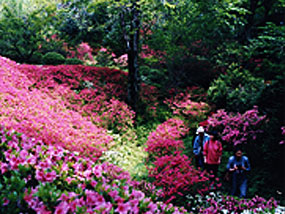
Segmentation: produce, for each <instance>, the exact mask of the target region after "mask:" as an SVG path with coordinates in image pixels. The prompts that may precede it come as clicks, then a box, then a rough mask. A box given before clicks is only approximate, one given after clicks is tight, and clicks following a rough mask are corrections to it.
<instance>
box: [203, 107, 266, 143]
mask: <svg viewBox="0 0 285 214" xmlns="http://www.w3.org/2000/svg"><path fill="white" fill-rule="evenodd" d="M265 118H266V116H265V115H264V116H259V112H258V108H257V107H256V106H255V107H254V108H253V109H251V110H248V111H246V112H245V113H244V114H240V113H236V114H234V113H228V112H226V111H225V110H223V109H222V110H218V111H217V113H215V114H213V115H212V116H211V117H210V118H209V119H208V123H209V124H208V127H207V128H208V129H211V128H215V129H217V130H219V131H220V133H221V136H222V140H223V141H225V142H228V143H232V144H234V145H237V144H244V143H248V142H249V141H251V140H255V139H256V137H257V134H258V133H261V132H262V130H261V129H259V127H260V125H261V124H262V122H263V121H264V120H265Z"/></svg>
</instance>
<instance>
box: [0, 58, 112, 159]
mask: <svg viewBox="0 0 285 214" xmlns="http://www.w3.org/2000/svg"><path fill="white" fill-rule="evenodd" d="M18 68H19V65H17V64H16V63H15V62H13V61H10V60H8V59H5V58H0V123H1V124H2V125H4V126H5V127H7V128H8V129H9V130H12V129H13V130H16V131H18V132H21V133H24V134H26V135H28V136H30V137H34V138H36V139H42V140H43V141H44V142H46V143H48V144H57V145H61V146H63V147H64V148H66V149H69V150H71V151H77V152H79V153H80V155H87V156H90V157H92V158H93V159H94V160H96V159H97V158H98V157H100V156H101V152H102V151H103V150H104V149H105V148H106V146H107V145H108V144H109V143H110V142H111V141H112V138H111V137H110V136H109V135H108V134H107V131H106V130H105V129H103V128H99V127H97V126H95V125H94V124H93V123H92V122H91V120H88V118H84V117H82V115H81V114H80V113H79V112H76V111H73V110H71V109H68V108H67V106H66V102H65V101H64V100H63V98H62V96H61V94H63V93H66V94H68V93H70V92H71V91H70V90H69V89H68V88H66V87H65V86H64V85H55V84H52V85H51V84H50V83H51V82H48V81H46V82H45V83H46V84H47V87H45V88H38V87H37V86H35V87H34V84H35V83H34V82H33V81H31V80H30V79H28V78H27V76H26V75H25V74H23V73H22V72H20V71H19V69H18ZM42 77H43V78H47V79H49V78H50V77H49V76H42ZM43 82H44V81H42V82H39V84H42V83H43ZM49 87H52V88H53V89H52V90H49V89H48V88H49Z"/></svg>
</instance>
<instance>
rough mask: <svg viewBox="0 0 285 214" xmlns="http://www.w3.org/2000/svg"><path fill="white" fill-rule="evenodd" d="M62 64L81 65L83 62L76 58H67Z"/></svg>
mask: <svg viewBox="0 0 285 214" xmlns="http://www.w3.org/2000/svg"><path fill="white" fill-rule="evenodd" d="M64 64H66V65H83V61H82V60H80V59H77V58H67V59H65V62H64Z"/></svg>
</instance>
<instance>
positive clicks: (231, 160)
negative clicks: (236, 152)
mask: <svg viewBox="0 0 285 214" xmlns="http://www.w3.org/2000/svg"><path fill="white" fill-rule="evenodd" d="M236 169H237V167H236V166H235V165H234V157H233V156H232V157H230V158H229V161H228V164H227V170H228V171H230V172H233V171H235V170H236Z"/></svg>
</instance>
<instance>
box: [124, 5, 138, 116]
mask: <svg viewBox="0 0 285 214" xmlns="http://www.w3.org/2000/svg"><path fill="white" fill-rule="evenodd" d="M137 7H138V6H137V4H136V3H133V5H132V9H131V13H132V22H131V32H130V37H129V49H128V70H129V74H128V98H127V102H128V104H129V105H130V106H131V108H132V109H133V110H134V111H135V112H136V111H137V103H138V99H139V91H140V81H139V66H138V45H139V25H140V20H139V10H138V8H137Z"/></svg>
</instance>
